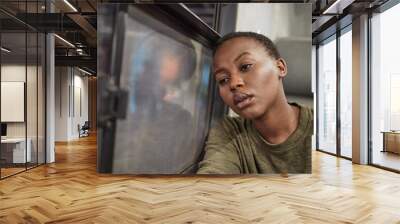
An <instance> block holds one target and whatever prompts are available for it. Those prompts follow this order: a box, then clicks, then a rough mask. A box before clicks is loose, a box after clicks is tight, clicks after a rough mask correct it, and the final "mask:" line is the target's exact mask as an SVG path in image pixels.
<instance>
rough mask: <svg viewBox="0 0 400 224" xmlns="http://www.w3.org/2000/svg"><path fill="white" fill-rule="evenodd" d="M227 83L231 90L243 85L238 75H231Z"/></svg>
mask: <svg viewBox="0 0 400 224" xmlns="http://www.w3.org/2000/svg"><path fill="white" fill-rule="evenodd" d="M229 84H230V89H231V91H235V90H236V89H238V88H241V87H243V86H244V81H243V79H242V77H241V76H240V75H232V76H231V81H230V83H229Z"/></svg>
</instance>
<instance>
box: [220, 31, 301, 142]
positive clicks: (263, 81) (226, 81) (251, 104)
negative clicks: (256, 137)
mask: <svg viewBox="0 0 400 224" xmlns="http://www.w3.org/2000/svg"><path fill="white" fill-rule="evenodd" d="M213 74H214V77H215V79H216V80H217V83H218V85H219V94H220V96H221V98H222V99H223V101H224V102H225V103H226V104H227V105H228V106H229V107H230V108H231V109H232V110H233V111H235V112H236V113H237V114H239V115H240V116H241V117H243V118H246V119H250V120H252V121H253V124H254V127H255V128H256V129H257V130H258V132H259V133H260V134H261V135H262V136H263V137H264V139H265V140H267V141H268V142H270V143H272V144H280V143H282V142H284V141H286V140H287V139H288V137H289V136H290V135H291V134H292V133H293V132H294V131H295V130H296V128H297V125H298V120H299V112H300V111H299V108H298V107H296V106H292V105H290V104H288V103H287V100H286V96H285V92H284V90H283V83H282V79H283V77H285V76H286V74H287V65H286V62H285V61H284V60H283V59H282V58H278V59H275V58H273V57H271V56H270V55H269V53H268V52H267V51H266V49H265V48H264V46H263V45H262V44H261V43H259V42H258V41H256V40H253V39H251V38H249V37H236V38H233V39H230V40H228V41H226V42H224V43H223V44H222V45H221V46H220V47H219V48H218V49H217V51H216V52H215V55H214V60H213Z"/></svg>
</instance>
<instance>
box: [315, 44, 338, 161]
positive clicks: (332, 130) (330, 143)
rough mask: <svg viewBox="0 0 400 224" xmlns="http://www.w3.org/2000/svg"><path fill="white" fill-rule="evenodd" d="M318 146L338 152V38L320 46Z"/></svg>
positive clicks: (328, 150)
mask: <svg viewBox="0 0 400 224" xmlns="http://www.w3.org/2000/svg"><path fill="white" fill-rule="evenodd" d="M318 66H319V67H318V124H317V125H318V148H319V149H320V150H323V151H327V152H331V153H336V40H335V39H334V40H332V41H330V42H328V43H326V44H322V45H320V46H319V48H318Z"/></svg>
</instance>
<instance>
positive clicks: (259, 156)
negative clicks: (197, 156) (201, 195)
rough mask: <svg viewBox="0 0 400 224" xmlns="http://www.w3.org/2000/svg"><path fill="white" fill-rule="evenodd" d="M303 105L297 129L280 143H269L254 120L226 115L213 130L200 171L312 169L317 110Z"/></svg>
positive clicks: (290, 170) (260, 171)
mask: <svg viewBox="0 0 400 224" xmlns="http://www.w3.org/2000/svg"><path fill="white" fill-rule="evenodd" d="M292 105H295V106H298V107H299V108H300V115H299V118H300V119H299V122H298V126H297V128H296V130H295V131H294V132H293V133H292V134H291V135H290V136H289V137H288V139H286V141H284V142H283V143H280V144H271V143H268V142H267V141H266V140H265V139H264V138H263V137H262V136H261V134H260V133H259V132H258V131H257V130H256V129H255V127H254V126H253V124H252V121H251V120H246V119H243V118H241V117H226V118H225V119H224V120H223V121H222V123H220V124H219V125H218V126H216V127H215V128H213V129H212V130H211V131H210V134H209V137H208V140H207V144H206V148H205V155H204V158H203V161H201V162H200V163H199V169H198V171H197V173H198V174H255V173H311V136H312V134H313V111H312V109H310V108H307V107H304V106H300V105H298V104H296V103H292Z"/></svg>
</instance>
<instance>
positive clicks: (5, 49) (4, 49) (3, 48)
mask: <svg viewBox="0 0 400 224" xmlns="http://www.w3.org/2000/svg"><path fill="white" fill-rule="evenodd" d="M1 50H2V51H4V52H7V53H10V52H11V50H9V49H7V48H5V47H1Z"/></svg>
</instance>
